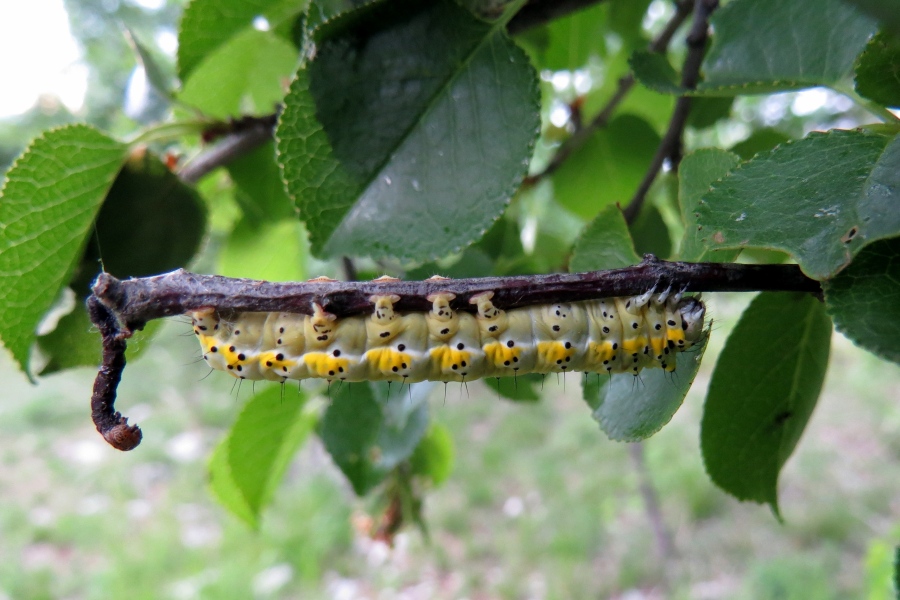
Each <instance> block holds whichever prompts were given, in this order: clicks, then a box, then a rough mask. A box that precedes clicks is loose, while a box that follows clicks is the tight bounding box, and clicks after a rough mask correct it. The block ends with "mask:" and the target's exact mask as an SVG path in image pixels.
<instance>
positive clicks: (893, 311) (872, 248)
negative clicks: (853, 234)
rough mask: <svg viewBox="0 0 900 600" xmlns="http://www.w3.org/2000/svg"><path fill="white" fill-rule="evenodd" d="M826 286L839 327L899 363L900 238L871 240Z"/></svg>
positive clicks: (828, 301) (827, 298)
mask: <svg viewBox="0 0 900 600" xmlns="http://www.w3.org/2000/svg"><path fill="white" fill-rule="evenodd" d="M824 288H825V303H826V306H827V308H828V314H830V315H831V318H832V319H834V324H835V327H837V330H838V331H840V332H841V333H843V334H844V335H845V336H847V337H848V338H849V339H850V340H852V341H853V343H855V344H857V345H858V346H861V347H863V348H865V349H866V350H869V351H871V352H874V353H875V354H877V355H878V356H880V357H882V358H885V359H887V360H891V361H894V362H895V363H900V302H898V301H897V299H898V298H900V238H892V239H889V240H882V241H879V242H875V243H873V244H869V245H868V246H866V247H865V248H863V249H862V250H861V251H860V253H859V254H858V255H857V256H856V258H855V259H854V260H853V262H852V263H851V264H850V266H849V267H847V268H846V269H844V270H843V271H841V272H840V273H838V274H837V276H836V277H835V278H834V279H831V280H829V281H826V282H825V284H824Z"/></svg>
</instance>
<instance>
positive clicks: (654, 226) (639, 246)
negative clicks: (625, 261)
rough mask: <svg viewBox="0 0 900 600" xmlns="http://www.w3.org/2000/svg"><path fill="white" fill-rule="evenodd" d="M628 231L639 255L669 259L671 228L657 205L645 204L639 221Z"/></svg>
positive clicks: (638, 218) (670, 252)
mask: <svg viewBox="0 0 900 600" xmlns="http://www.w3.org/2000/svg"><path fill="white" fill-rule="evenodd" d="M628 229H629V231H630V232H631V238H632V239H633V240H634V249H635V252H636V253H637V254H638V255H640V256H643V255H644V254H654V255H656V256H658V257H659V258H669V256H670V255H671V254H672V240H671V238H670V237H669V228H668V227H667V226H666V222H665V221H664V220H663V218H662V214H661V213H660V212H659V209H658V208H656V206H655V205H653V204H650V203H647V204H644V207H643V208H642V209H641V212H640V214H639V215H638V217H637V219H635V221H634V223H632V224H631V226H630V227H629V228H628Z"/></svg>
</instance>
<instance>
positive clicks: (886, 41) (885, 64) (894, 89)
mask: <svg viewBox="0 0 900 600" xmlns="http://www.w3.org/2000/svg"><path fill="white" fill-rule="evenodd" d="M856 91H857V92H859V94H860V95H861V96H865V97H866V98H868V99H869V100H874V101H875V102H878V103H879V104H882V105H884V106H891V107H894V108H900V37H898V36H896V35H888V34H885V33H879V34H878V35H876V36H875V37H874V38H872V39H871V40H870V41H869V45H868V46H866V50H865V52H863V53H862V54H861V55H860V57H859V61H858V62H857V65H856Z"/></svg>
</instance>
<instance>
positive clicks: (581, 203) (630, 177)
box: [553, 115, 660, 219]
mask: <svg viewBox="0 0 900 600" xmlns="http://www.w3.org/2000/svg"><path fill="white" fill-rule="evenodd" d="M659 139H660V138H659V134H658V133H656V131H655V130H654V129H653V128H652V127H651V126H650V125H649V124H648V123H647V122H646V121H644V120H643V119H640V118H638V117H635V116H632V115H624V116H621V117H617V118H615V119H613V120H612V121H611V122H610V123H609V126H607V127H606V128H604V129H600V130H598V131H597V132H596V133H594V135H592V136H591V138H590V139H589V140H588V141H587V142H586V143H585V144H584V145H583V146H582V147H581V148H579V149H578V150H576V151H575V152H574V153H573V154H572V155H571V156H570V157H569V158H568V159H566V161H565V162H564V163H563V164H562V166H561V167H560V168H559V169H557V170H556V171H555V172H554V173H553V190H554V194H555V197H556V200H557V202H559V203H560V204H561V205H563V206H564V207H565V208H567V209H569V210H570V211H572V212H574V213H575V214H576V215H578V216H580V217H582V218H583V219H592V218H594V216H595V215H596V214H597V212H598V211H599V210H600V209H601V208H603V207H604V206H607V205H609V204H614V203H616V202H619V203H621V204H622V205H625V204H627V203H628V200H629V199H630V198H631V196H632V194H634V191H635V189H636V188H637V186H638V184H639V183H640V181H641V179H642V178H643V177H644V173H645V172H646V170H647V164H648V163H649V162H650V160H651V159H652V158H653V155H654V154H655V153H656V148H657V146H658V145H659Z"/></svg>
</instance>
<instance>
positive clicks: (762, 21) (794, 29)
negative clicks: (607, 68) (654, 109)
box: [632, 0, 876, 96]
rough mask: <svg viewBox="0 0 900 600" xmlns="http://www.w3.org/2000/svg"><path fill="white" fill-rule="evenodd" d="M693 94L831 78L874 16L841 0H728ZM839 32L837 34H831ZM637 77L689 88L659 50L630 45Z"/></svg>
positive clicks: (845, 67)
mask: <svg viewBox="0 0 900 600" xmlns="http://www.w3.org/2000/svg"><path fill="white" fill-rule="evenodd" d="M710 23H711V25H712V27H713V30H714V31H715V35H714V36H713V40H712V45H711V46H710V49H709V52H707V54H706V57H705V59H704V60H703V66H702V72H703V74H704V80H703V81H701V82H700V83H699V84H698V85H697V89H696V90H692V91H690V93H691V94H692V95H710V96H736V95H740V94H764V93H771V92H777V91H785V90H797V89H803V88H809V87H816V86H822V85H827V86H835V85H837V84H839V83H840V82H841V81H842V80H843V79H845V78H847V77H848V76H849V75H850V73H851V71H852V69H853V64H854V61H855V60H856V57H857V55H858V54H859V53H860V52H862V50H863V48H864V47H865V45H866V42H867V41H868V39H869V37H870V36H871V35H872V34H874V33H875V30H876V23H875V21H874V20H873V19H872V18H870V17H868V16H866V15H864V14H862V13H860V12H858V11H856V10H854V8H853V7H851V6H848V5H847V4H845V3H844V2H842V1H841V0H794V1H792V2H783V1H782V0H734V1H733V2H729V3H728V4H726V5H725V6H723V7H722V8H720V9H719V10H717V11H716V12H715V13H713V15H712V18H711V19H710ZM836 32H840V35H836ZM632 67H633V68H634V71H635V75H636V76H637V78H638V80H639V81H641V83H643V84H644V85H646V86H648V87H650V88H651V89H655V90H656V91H658V92H661V93H667V94H681V93H684V92H686V91H687V90H685V89H683V88H682V87H681V85H680V77H679V76H678V74H677V73H676V72H675V70H674V69H672V67H671V65H669V64H668V61H667V60H666V59H665V57H663V56H661V55H656V56H653V55H650V54H649V53H647V52H641V53H635V56H634V57H633V58H632Z"/></svg>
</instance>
